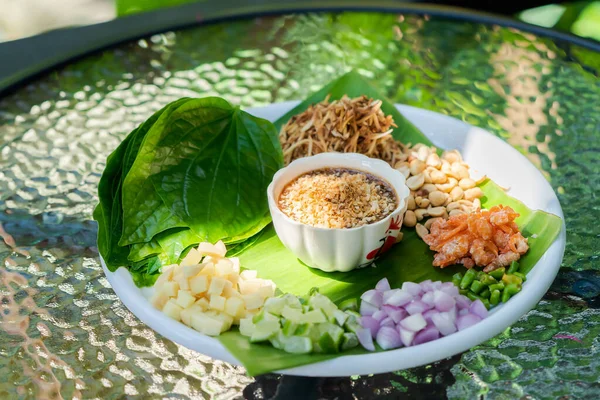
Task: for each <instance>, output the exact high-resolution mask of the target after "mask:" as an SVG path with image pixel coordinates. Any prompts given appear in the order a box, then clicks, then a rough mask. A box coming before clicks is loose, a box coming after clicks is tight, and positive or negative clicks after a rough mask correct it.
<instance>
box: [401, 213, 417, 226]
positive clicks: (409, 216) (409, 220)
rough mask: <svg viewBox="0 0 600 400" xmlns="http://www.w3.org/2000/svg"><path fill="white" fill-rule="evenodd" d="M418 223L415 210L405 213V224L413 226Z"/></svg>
mask: <svg viewBox="0 0 600 400" xmlns="http://www.w3.org/2000/svg"><path fill="white" fill-rule="evenodd" d="M416 224H417V216H416V215H415V213H414V211H412V210H408V211H406V212H405V213H404V226H407V227H409V228H412V227H413V226H415V225H416Z"/></svg>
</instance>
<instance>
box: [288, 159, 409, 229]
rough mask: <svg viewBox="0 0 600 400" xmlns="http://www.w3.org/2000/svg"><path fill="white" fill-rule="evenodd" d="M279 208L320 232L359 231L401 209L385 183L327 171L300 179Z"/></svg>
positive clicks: (355, 172)
mask: <svg viewBox="0 0 600 400" xmlns="http://www.w3.org/2000/svg"><path fill="white" fill-rule="evenodd" d="M278 203H279V208H280V209H281V211H283V213H284V214H286V215H287V216H288V217H290V218H292V219H293V220H296V221H298V222H301V223H304V224H307V225H312V226H316V227H320V228H355V227H358V226H362V225H366V224H371V223H374V222H377V221H380V220H382V219H383V218H385V217H387V216H388V215H390V214H391V213H392V212H393V211H394V209H395V208H396V207H397V205H398V200H397V197H396V194H395V192H394V190H393V189H392V188H391V187H390V185H389V184H388V183H386V182H384V181H383V180H381V179H379V178H377V177H375V176H373V175H371V174H368V173H365V172H362V171H358V170H352V169H347V168H326V169H319V170H315V171H311V172H309V173H306V174H304V175H300V176H299V177H297V178H296V179H295V180H293V181H292V182H291V183H290V184H288V185H287V186H286V187H285V188H284V189H283V191H282V192H281V194H280V196H279V201H278Z"/></svg>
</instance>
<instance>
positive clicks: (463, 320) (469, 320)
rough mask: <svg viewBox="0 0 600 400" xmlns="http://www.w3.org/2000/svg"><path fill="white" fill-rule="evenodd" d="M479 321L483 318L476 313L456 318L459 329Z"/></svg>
mask: <svg viewBox="0 0 600 400" xmlns="http://www.w3.org/2000/svg"><path fill="white" fill-rule="evenodd" d="M479 321H481V318H479V317H478V316H477V315H475V314H470V313H469V314H465V315H461V316H460V317H458V318H457V319H456V327H457V328H458V330H459V331H462V330H463V329H467V328H468V327H470V326H472V325H475V324H476V323H478V322H479Z"/></svg>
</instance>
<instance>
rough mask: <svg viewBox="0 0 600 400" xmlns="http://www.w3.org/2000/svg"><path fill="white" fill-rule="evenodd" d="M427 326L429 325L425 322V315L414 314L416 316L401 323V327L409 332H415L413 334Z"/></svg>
mask: <svg viewBox="0 0 600 400" xmlns="http://www.w3.org/2000/svg"><path fill="white" fill-rule="evenodd" d="M426 325H427V322H426V321H425V318H423V315H421V314H414V315H411V316H409V317H406V318H404V319H403V320H402V321H400V326H401V327H402V328H404V329H408V330H409V331H413V332H418V331H420V330H421V329H423V328H425V326H426Z"/></svg>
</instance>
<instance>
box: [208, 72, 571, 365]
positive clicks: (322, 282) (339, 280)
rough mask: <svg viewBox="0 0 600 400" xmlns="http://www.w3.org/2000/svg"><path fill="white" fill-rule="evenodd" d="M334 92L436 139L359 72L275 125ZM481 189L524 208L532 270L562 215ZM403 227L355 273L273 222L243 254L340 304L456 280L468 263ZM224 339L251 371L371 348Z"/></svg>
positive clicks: (398, 134) (405, 130)
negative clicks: (374, 102)
mask: <svg viewBox="0 0 600 400" xmlns="http://www.w3.org/2000/svg"><path fill="white" fill-rule="evenodd" d="M328 94H329V95H330V99H339V98H341V97H342V96H343V95H344V94H347V95H348V96H350V97H356V96H360V95H362V94H365V95H367V96H369V97H373V98H377V99H381V100H383V102H384V103H383V105H382V109H383V110H384V111H385V112H386V113H389V114H393V115H394V120H395V121H396V123H397V125H398V128H397V129H394V133H393V135H394V137H395V138H396V139H397V140H400V141H403V142H412V143H418V142H420V143H427V144H430V142H429V140H428V139H427V138H426V137H425V136H424V135H423V134H422V133H421V132H419V131H418V130H417V129H416V128H415V127H414V125H412V124H411V123H410V122H408V121H407V120H406V119H405V118H404V117H402V116H401V115H400V113H399V112H398V110H397V109H396V108H395V107H394V106H393V104H392V103H391V102H390V101H389V100H387V99H385V98H384V97H383V96H381V95H380V94H379V93H377V92H376V91H375V90H374V89H373V88H372V87H371V86H370V85H369V84H368V83H367V82H366V81H365V80H364V79H363V78H362V77H361V76H360V75H358V74H357V73H354V72H351V73H348V74H346V75H344V76H342V77H341V78H339V79H338V80H337V81H334V82H333V83H331V84H329V85H327V86H325V87H324V88H323V89H321V90H320V91H319V92H317V93H315V94H313V95H312V96H311V97H309V98H308V99H307V100H305V101H304V102H302V103H301V104H300V105H299V106H298V107H296V108H294V109H293V110H292V111H290V112H289V113H287V114H286V115H284V116H283V117H281V118H280V119H279V120H278V121H276V122H275V125H276V126H277V127H278V129H279V128H281V126H282V125H283V124H285V122H287V120H288V119H289V118H290V117H291V116H292V115H294V114H296V113H299V112H302V111H304V110H305V109H306V108H307V107H308V106H309V105H310V104H313V103H315V102H319V101H321V100H323V99H324V98H325V97H326V96H327V95H328ZM480 188H481V189H482V191H483V192H484V195H485V197H483V198H482V206H483V207H484V208H489V207H491V206H493V205H497V204H503V205H507V206H510V207H512V208H513V209H515V210H516V211H517V212H518V213H520V216H519V218H518V219H517V221H516V222H517V224H518V225H519V228H520V229H521V231H522V232H523V233H524V235H526V236H528V237H529V244H530V249H529V251H528V253H527V254H525V255H524V256H523V257H522V258H521V260H520V265H521V268H522V269H523V271H527V272H528V271H529V270H531V268H533V266H534V265H535V264H536V263H537V262H538V260H539V259H540V258H541V256H542V255H543V254H544V252H545V251H546V250H547V249H548V247H550V245H551V244H552V242H553V241H554V240H555V239H556V237H557V236H558V234H559V232H560V228H561V224H562V220H561V219H560V218H559V217H557V216H555V215H551V214H548V213H545V212H542V211H532V210H530V209H529V208H527V207H526V206H525V205H524V204H523V203H522V202H520V201H518V200H516V199H514V198H512V197H510V196H509V195H507V194H506V192H505V191H504V190H502V189H501V188H500V187H499V186H498V185H496V184H495V183H494V182H492V181H491V180H489V179H488V180H485V181H484V182H482V183H481V184H480ZM402 232H403V235H404V236H403V239H402V241H401V242H400V243H398V244H396V245H395V246H394V247H392V249H390V250H389V251H388V252H387V253H385V254H384V255H383V256H382V257H381V258H380V259H379V260H377V261H376V262H375V264H373V265H372V266H371V267H367V268H364V269H360V270H354V271H350V272H334V273H326V272H322V271H320V270H317V269H313V268H310V267H308V266H306V265H304V264H303V263H301V262H300V261H299V260H298V259H297V258H296V257H295V256H294V255H293V254H292V253H291V252H290V251H288V250H287V249H286V248H285V247H284V246H283V244H282V243H281V241H280V240H279V238H278V237H277V235H276V234H275V230H274V229H273V226H272V225H269V226H268V227H267V228H265V230H264V231H263V233H262V235H261V236H260V238H259V239H258V240H257V242H256V243H255V244H254V246H252V247H250V248H248V249H246V250H245V251H243V252H242V253H241V254H239V255H238V257H239V258H240V261H241V265H242V266H243V267H244V268H248V269H254V270H257V271H258V276H260V277H261V278H264V279H272V280H273V281H274V282H275V284H276V285H277V287H278V289H279V290H281V291H283V292H287V293H293V294H296V295H305V294H306V293H307V292H308V291H309V290H310V289H311V288H312V287H318V288H319V289H320V292H321V293H323V294H325V295H327V296H329V298H330V299H331V300H332V301H334V302H336V303H339V302H340V301H343V300H345V299H348V298H357V297H360V295H361V294H362V293H364V292H365V291H366V290H368V289H372V288H373V287H374V286H375V284H376V283H377V281H379V280H380V279H382V278H384V277H386V278H387V279H388V280H389V282H390V284H391V286H392V287H400V286H401V285H402V283H403V282H405V281H411V282H421V281H423V280H427V279H431V280H433V281H436V280H441V281H450V280H451V277H452V275H453V274H454V273H456V272H458V271H461V270H462V271H464V267H460V266H452V267H448V268H444V269H440V268H435V267H433V266H432V262H433V252H432V251H430V250H429V248H428V246H427V245H426V244H425V243H424V242H423V241H422V240H421V239H420V238H419V237H418V236H417V235H416V233H415V231H414V229H413V228H403V229H402ZM534 233H537V234H538V235H537V237H535V238H532V237H531V235H533V234H534ZM219 340H220V341H221V343H222V344H223V345H224V346H225V347H226V348H227V349H228V350H229V351H230V352H231V353H232V354H233V355H234V356H235V357H236V358H237V359H238V360H239V361H240V362H241V363H242V364H243V365H244V367H245V368H246V370H247V372H248V374H249V375H251V376H255V375H260V374H264V373H268V372H272V371H276V370H282V369H286V368H291V367H296V366H300V365H305V364H310V363H315V362H319V361H324V360H328V359H331V358H335V357H339V356H341V355H350V354H361V353H366V350H363V349H362V348H354V349H352V350H351V351H346V352H344V353H340V354H306V355H298V354H290V353H286V352H284V351H282V350H278V349H275V348H274V347H272V346H271V345H270V344H250V342H249V341H248V339H247V338H246V337H244V336H242V335H241V334H240V333H239V332H238V331H237V330H236V329H234V330H231V331H229V332H226V333H224V334H222V335H221V336H219Z"/></svg>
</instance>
